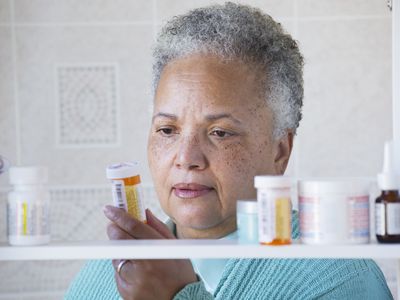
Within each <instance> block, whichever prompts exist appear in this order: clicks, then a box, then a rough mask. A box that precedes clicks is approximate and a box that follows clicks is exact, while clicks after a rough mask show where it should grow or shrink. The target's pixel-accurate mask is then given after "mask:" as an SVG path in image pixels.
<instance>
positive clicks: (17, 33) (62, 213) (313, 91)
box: [0, 0, 393, 299]
mask: <svg viewBox="0 0 400 300" xmlns="http://www.w3.org/2000/svg"><path fill="white" fill-rule="evenodd" d="M216 2H218V3H221V2H224V1H210V0H201V1H200V0H198V1H187V0H169V1H165V0H137V1H130V0H115V1H99V0H79V1H78V0H68V1H66V0H59V1H52V0H0V154H1V155H4V156H6V157H8V158H9V159H10V160H11V161H12V162H13V163H14V164H24V165H25V164H35V165H37V164H40V165H46V166H48V167H49V170H50V186H51V190H52V207H53V209H52V220H53V221H52V234H53V238H54V239H55V240H85V239H102V238H105V235H104V227H105V220H104V218H103V216H102V215H101V207H102V206H103V205H104V204H106V203H108V202H109V201H110V194H109V190H108V185H107V181H106V180H105V174H104V168H105V166H106V165H107V164H109V163H112V162H118V161H124V160H132V159H135V160H139V161H141V162H142V163H143V164H142V167H143V171H142V174H143V176H142V177H143V181H144V183H145V187H146V189H145V192H146V195H147V197H146V198H147V200H148V201H149V204H150V206H151V207H153V208H154V209H155V211H156V212H158V214H159V215H162V213H161V211H160V210H159V207H158V205H157V201H156V198H155V195H154V192H153V190H152V187H151V186H152V184H151V178H150V175H149V172H148V169H147V166H146V136H147V132H148V128H149V121H150V118H149V114H150V106H151V93H150V85H151V45H152V43H153V41H154V38H155V33H156V32H157V30H158V29H159V28H160V26H162V24H163V23H164V22H165V20H167V19H168V18H170V17H171V16H173V15H176V14H179V13H183V12H186V11H187V10H189V9H191V8H195V7H199V6H203V5H207V4H210V3H216ZM241 2H242V3H247V4H250V5H254V6H257V7H259V8H261V9H262V10H264V11H265V12H267V13H269V14H271V15H272V16H273V17H274V18H275V19H276V20H278V21H279V22H281V23H282V24H283V26H284V27H285V28H286V29H287V30H288V32H290V33H291V34H292V35H293V36H294V37H295V38H296V39H297V40H298V41H299V45H300V48H301V50H302V52H303V54H304V56H305V61H306V65H305V70H304V71H305V73H304V75H305V76H304V79H305V98H304V117H303V121H302V122H301V125H300V128H299V132H298V136H297V137H296V140H295V147H294V151H293V155H292V158H291V161H290V165H289V168H288V171H287V173H288V174H291V175H294V176H298V177H303V176H375V175H376V173H377V172H379V170H380V168H381V164H382V146H383V142H384V141H385V140H386V139H388V138H390V137H391V124H392V119H391V116H392V114H391V14H390V11H389V10H388V8H387V7H386V1H385V0H369V1H363V0H350V1H348V0H318V1H317V0H248V1H241ZM7 189H8V185H7V178H6V177H5V176H0V190H1V191H2V192H0V214H1V217H0V241H5V240H6V233H5V193H6V191H7ZM60 220H62V222H61V221H60ZM77 229H79V230H77ZM81 264H82V262H80V261H73V262H41V263H37V262H24V263H23V264H21V263H20V262H10V263H4V262H0V273H1V274H2V275H3V274H5V276H4V277H5V278H7V279H6V280H1V281H0V299H36V298H37V299H59V298H61V295H62V294H63V292H64V290H65V288H66V287H67V286H68V283H69V281H70V280H71V278H72V277H73V276H74V274H75V273H76V272H77V270H78V269H79V268H80V266H81ZM385 266H386V268H385V270H387V274H388V275H387V276H388V279H391V280H393V275H392V273H391V272H390V271H391V266H392V265H390V264H386V265H385ZM21 270H24V272H22V271H21ZM26 276H28V277H26ZM26 278H30V279H29V280H28V279H26ZM27 280H28V281H29V284H25V285H21V284H20V282H26V281H27Z"/></svg>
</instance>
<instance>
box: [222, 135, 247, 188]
mask: <svg viewBox="0 0 400 300" xmlns="http://www.w3.org/2000/svg"><path fill="white" fill-rule="evenodd" d="M219 153H220V155H219V156H218V158H217V159H216V162H218V164H219V167H218V169H224V170H225V172H224V173H225V175H229V176H230V177H233V178H231V179H230V181H234V182H241V181H242V179H243V177H246V176H247V174H248V173H249V164H251V156H250V153H249V151H248V149H246V148H245V147H244V146H243V144H242V142H235V143H230V144H227V145H225V146H224V147H223V151H220V152H219Z"/></svg>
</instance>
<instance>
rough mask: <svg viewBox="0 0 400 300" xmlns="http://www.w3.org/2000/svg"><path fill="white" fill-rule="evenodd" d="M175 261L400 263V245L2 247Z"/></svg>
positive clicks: (27, 254)
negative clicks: (362, 260) (378, 260)
mask: <svg viewBox="0 0 400 300" xmlns="http://www.w3.org/2000/svg"><path fill="white" fill-rule="evenodd" d="M120 258H126V259H163V258H165V259H174V258H387V259H400V244H393V245H382V244H374V243H372V244H361V245H319V246H311V245H301V244H293V245H288V246H261V245H241V244H238V243H237V242H236V241H216V240H135V241H132V240H129V241H127V240H124V241H121V240H120V241H93V242H64V243H61V242H60V243H57V242H53V243H50V244H49V245H44V246H18V247H16V246H9V245H7V244H4V243H3V244H1V243H0V261H4V260H70V259H78V260H81V259H82V260H86V259H120Z"/></svg>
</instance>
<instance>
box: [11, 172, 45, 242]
mask: <svg viewBox="0 0 400 300" xmlns="http://www.w3.org/2000/svg"><path fill="white" fill-rule="evenodd" d="M9 176H10V184H12V185H13V190H12V191H11V192H10V193H9V194H8V201H7V236H8V242H9V243H10V245H16V246H24V245H26V246H29V245H41V244H47V243H49V242H50V222H49V207H50V194H49V191H48V189H47V187H46V183H47V180H48V175H47V169H46V168H45V167H11V168H10V169H9Z"/></svg>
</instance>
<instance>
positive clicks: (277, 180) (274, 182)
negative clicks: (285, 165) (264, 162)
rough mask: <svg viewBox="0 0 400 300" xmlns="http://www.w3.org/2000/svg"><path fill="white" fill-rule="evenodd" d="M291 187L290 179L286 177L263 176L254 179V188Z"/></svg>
mask: <svg viewBox="0 0 400 300" xmlns="http://www.w3.org/2000/svg"><path fill="white" fill-rule="evenodd" d="M291 186H292V178H291V177H288V176H277V175H264V176H256V177H254V187H255V188H257V189H259V188H287V187H291Z"/></svg>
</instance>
